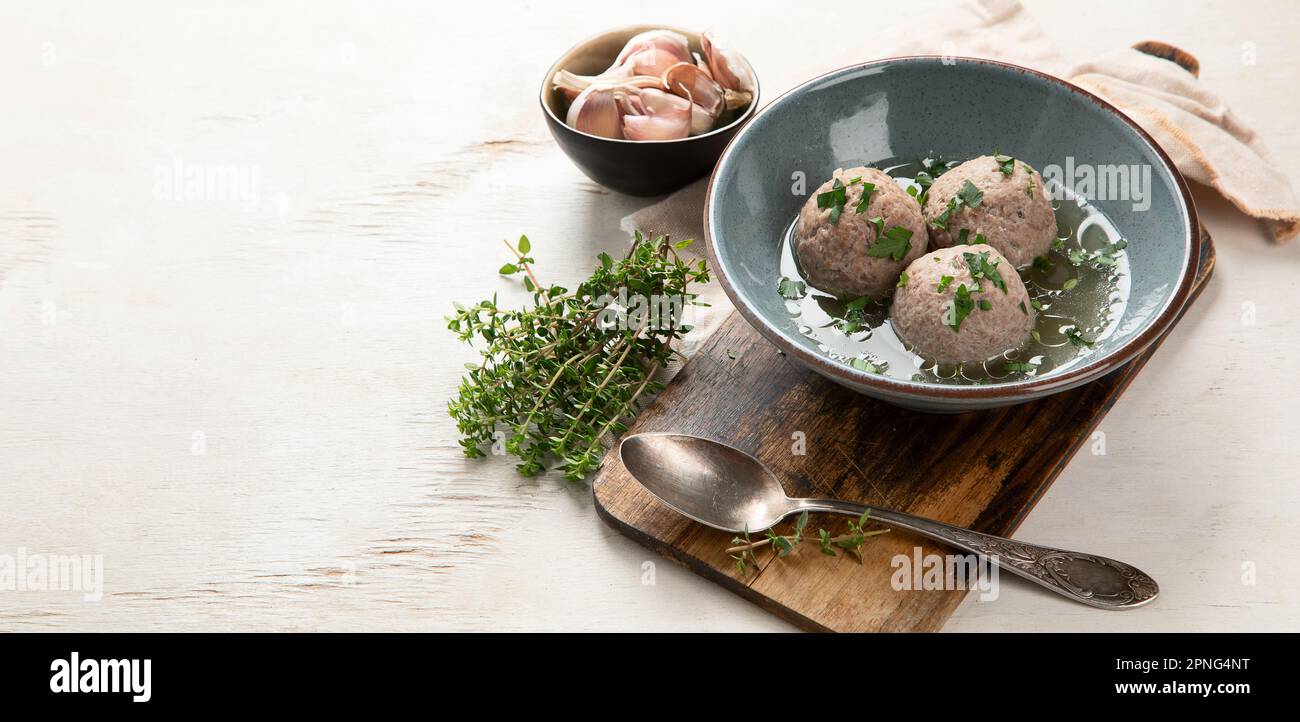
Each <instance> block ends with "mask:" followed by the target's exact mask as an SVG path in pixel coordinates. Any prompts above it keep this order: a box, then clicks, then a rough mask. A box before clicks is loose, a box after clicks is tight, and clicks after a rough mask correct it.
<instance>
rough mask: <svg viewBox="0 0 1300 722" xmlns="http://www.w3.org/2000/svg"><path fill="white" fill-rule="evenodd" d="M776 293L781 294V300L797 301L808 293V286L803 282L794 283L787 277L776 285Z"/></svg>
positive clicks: (783, 277)
mask: <svg viewBox="0 0 1300 722" xmlns="http://www.w3.org/2000/svg"><path fill="white" fill-rule="evenodd" d="M776 292H777V293H779V294H781V298H784V299H787V300H790V301H797V300H799V299H801V298H803V297H804V295H805V294H807V293H808V284H806V283H804V282H803V281H792V280H790V279H788V278H786V277H785V276H782V277H781V281H780V282H779V283H777V284H776Z"/></svg>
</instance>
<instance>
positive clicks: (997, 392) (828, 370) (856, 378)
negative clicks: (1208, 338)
mask: <svg viewBox="0 0 1300 722" xmlns="http://www.w3.org/2000/svg"><path fill="white" fill-rule="evenodd" d="M949 61H955V62H957V63H967V64H974V65H988V66H993V67H997V68H1001V69H1002V70H1006V71H1011V72H1016V73H1021V74H1025V75H1031V76H1034V77H1037V78H1040V79H1042V80H1046V81H1049V82H1050V83H1054V84H1056V85H1058V86H1060V87H1061V88H1062V89H1063V90H1066V91H1068V92H1071V93H1074V94H1077V95H1079V96H1081V97H1083V98H1084V99H1085V100H1088V101H1090V102H1092V103H1093V104H1094V105H1096V106H1097V107H1099V108H1101V109H1102V110H1104V111H1107V112H1110V113H1111V114H1112V115H1114V116H1116V117H1118V118H1119V119H1120V120H1121V121H1123V123H1124V124H1125V125H1127V126H1128V128H1129V130H1131V131H1132V132H1133V133H1134V134H1135V135H1136V136H1137V137H1138V138H1139V139H1140V140H1141V141H1142V142H1144V143H1146V145H1147V146H1148V147H1149V148H1151V149H1152V150H1153V151H1154V152H1155V156H1156V158H1157V159H1159V161H1160V163H1161V164H1163V165H1164V167H1165V170H1166V171H1167V172H1168V173H1169V174H1170V176H1171V177H1172V178H1173V179H1174V182H1175V185H1176V187H1177V189H1178V194H1177V195H1178V197H1179V199H1180V200H1181V201H1182V204H1183V207H1184V208H1185V209H1186V213H1187V227H1186V238H1185V239H1184V242H1185V248H1184V253H1183V257H1182V260H1183V264H1184V266H1183V268H1182V273H1181V276H1180V277H1179V279H1178V284H1177V286H1176V287H1175V288H1174V290H1173V292H1172V293H1171V294H1170V295H1169V298H1168V300H1166V302H1165V304H1164V307H1163V308H1161V309H1160V312H1159V313H1157V314H1156V315H1155V316H1154V317H1153V319H1152V320H1151V321H1150V322H1149V323H1148V324H1147V327H1146V329H1144V330H1143V331H1142V333H1140V334H1138V335H1137V336H1134V337H1133V338H1130V339H1128V340H1127V341H1125V342H1124V343H1122V344H1120V345H1119V346H1118V347H1116V348H1115V349H1113V350H1111V351H1109V352H1106V353H1104V354H1099V355H1098V356H1097V357H1096V358H1094V359H1090V360H1088V361H1086V362H1085V363H1082V364H1080V365H1079V366H1076V367H1074V368H1071V369H1068V370H1066V371H1064V372H1062V373H1061V374H1058V375H1049V376H1046V377H1043V378H1038V377H1034V378H1031V379H1025V380H1022V381H1012V382H1006V383H997V384H988V385H977V384H971V385H966V386H949V385H943V384H931V383H919V382H915V381H904V380H901V379H894V378H891V377H888V376H882V375H879V374H872V373H868V372H866V371H860V370H858V369H855V368H853V367H851V366H848V365H846V364H841V363H839V362H836V361H834V360H832V359H830V358H827V357H825V356H822V355H820V354H817V353H814V352H813V351H812V350H810V349H807V348H805V347H804V346H802V345H801V344H798V343H795V342H794V341H793V340H791V339H789V338H786V336H785V334H784V333H783V332H782V331H781V330H779V329H777V328H776V327H775V326H774V325H773V324H772V323H770V322H769V321H768V320H767V319H766V318H764V317H763V316H762V315H760V314H758V313H756V312H755V311H754V310H753V309H752V308H750V307H749V306H747V305H746V304H745V303H743V302H741V301H740V300H739V293H738V291H737V289H736V287H735V286H734V284H733V282H732V279H731V277H730V275H729V273H728V269H727V267H726V266H725V265H723V264H722V263H720V262H719V259H718V253H717V251H716V249H715V243H714V238H713V228H712V226H711V224H710V216H711V215H712V214H711V210H712V208H713V201H714V195H713V191H714V187H715V185H716V184H717V180H718V173H719V171H720V170H721V169H722V167H723V165H724V164H725V163H726V161H727V159H728V157H729V156H730V154H731V152H732V151H733V150H734V148H735V145H736V142H737V141H739V140H740V139H741V138H742V137H744V136H745V134H746V133H747V132H749V130H750V129H751V128H756V127H758V126H757V125H754V124H752V123H751V124H748V125H746V126H745V127H744V128H741V129H740V132H738V133H736V135H735V136H734V137H732V139H731V140H730V141H729V142H728V143H727V146H726V148H724V149H723V151H722V155H720V156H719V157H718V162H717V164H716V165H715V166H714V167H713V172H712V173H711V174H710V175H709V182H708V186H707V188H706V190H705V195H704V240H705V249H706V251H707V253H708V258H709V263H710V264H712V267H713V270H714V273H715V274H716V276H717V278H718V281H719V282H720V283H721V284H722V288H723V291H725V292H726V294H727V297H728V298H729V299H730V300H731V303H732V305H733V306H734V307H735V308H736V310H737V311H738V312H739V313H740V315H741V316H742V317H743V318H744V319H745V320H746V321H747V322H749V325H750V326H752V327H754V328H755V329H756V330H758V332H759V333H760V334H762V335H763V336H765V337H766V338H767V339H768V340H769V341H771V342H772V343H774V344H775V345H776V346H777V348H779V349H781V350H782V351H785V352H787V353H790V354H793V355H794V356H796V357H797V358H798V359H799V360H800V362H802V363H803V364H805V365H806V366H808V367H809V368H812V369H813V370H814V371H818V372H820V373H822V374H823V375H826V376H828V377H830V378H832V379H834V380H837V381H842V382H847V383H848V384H849V385H850V386H857V387H867V388H870V389H872V390H875V391H880V392H883V394H884V395H886V396H889V397H899V396H901V397H910V398H921V399H945V400H969V401H997V400H1029V399H1032V398H1037V397H1039V396H1043V395H1047V394H1050V393H1055V392H1057V391H1064V390H1066V389H1068V388H1073V387H1074V386H1077V385H1080V384H1083V383H1086V382H1088V381H1092V380H1094V379H1096V378H1100V377H1101V376H1104V375H1106V374H1107V373H1109V372H1111V371H1114V370H1115V369H1117V368H1119V367H1120V366H1123V365H1124V364H1126V363H1128V362H1129V361H1131V360H1133V358H1134V357H1136V356H1137V355H1138V354H1140V353H1142V352H1143V351H1144V350H1146V348H1147V347H1148V346H1150V345H1151V343H1152V342H1154V341H1155V340H1156V339H1158V338H1160V336H1161V335H1162V334H1164V333H1165V332H1166V331H1168V330H1169V329H1170V328H1171V327H1172V326H1173V324H1174V322H1175V321H1176V320H1177V319H1178V317H1179V315H1180V314H1181V312H1182V310H1183V308H1184V306H1186V304H1187V299H1188V297H1189V296H1190V293H1191V289H1192V285H1193V282H1194V281H1195V279H1196V273H1197V271H1198V269H1199V267H1200V256H1201V246H1200V236H1201V226H1200V221H1199V219H1198V217H1197V215H1196V204H1195V203H1194V202H1193V200H1192V194H1191V190H1190V188H1189V187H1188V185H1187V181H1186V179H1184V178H1183V174H1182V173H1180V172H1179V171H1178V167H1177V166H1176V165H1174V162H1173V160H1172V159H1170V157H1169V155H1168V154H1167V153H1166V152H1165V150H1164V149H1163V148H1161V147H1160V145H1159V144H1158V143H1156V141H1155V139H1154V138H1152V137H1151V135H1150V134H1148V133H1147V132H1146V131H1145V130H1143V129H1142V127H1141V126H1139V125H1138V124H1137V123H1136V122H1135V121H1134V120H1133V119H1131V118H1129V117H1128V116H1127V115H1125V114H1124V113H1123V112H1122V111H1120V110H1119V109H1118V108H1116V107H1115V106H1114V105H1112V104H1111V103H1110V102H1108V101H1106V100H1104V99H1103V98H1101V97H1099V96H1097V95H1095V94H1094V93H1091V92H1089V91H1087V90H1084V89H1083V88H1081V87H1079V86H1077V85H1075V84H1074V83H1071V82H1069V81H1067V80H1064V79H1062V78H1058V77H1056V76H1054V75H1049V74H1047V73H1044V72H1041V71H1038V70H1034V69H1033V68H1026V67H1024V66H1022V65H1015V64H1013V63H1004V62H1001V61H997V60H988V59H985V58H972V57H966V56H939V55H899V56H892V57H888V58H880V59H878V60H871V61H868V62H865V63H856V64H853V65H848V66H845V67H842V68H839V69H836V70H832V71H830V72H827V73H823V74H821V75H818V76H816V77H814V78H811V79H810V80H807V81H805V82H803V83H800V84H799V85H796V86H795V87H793V88H791V89H790V90H787V91H786V92H784V93H782V94H781V95H779V96H777V97H776V99H775V100H773V101H772V102H770V103H768V104H767V106H765V107H764V108H763V110H762V111H761V113H763V114H766V113H768V112H770V111H772V110H773V109H774V108H776V107H777V106H779V105H781V104H782V101H785V100H786V99H787V98H789V96H791V95H793V94H795V93H798V92H799V91H802V90H804V89H805V88H808V87H811V86H813V85H816V84H819V83H823V82H825V81H827V80H830V79H832V78H834V77H836V76H839V75H842V74H848V73H852V72H855V71H859V70H863V69H866V68H871V67H875V66H879V65H887V64H899V63H913V62H917V63H932V62H949ZM778 235H779V234H778Z"/></svg>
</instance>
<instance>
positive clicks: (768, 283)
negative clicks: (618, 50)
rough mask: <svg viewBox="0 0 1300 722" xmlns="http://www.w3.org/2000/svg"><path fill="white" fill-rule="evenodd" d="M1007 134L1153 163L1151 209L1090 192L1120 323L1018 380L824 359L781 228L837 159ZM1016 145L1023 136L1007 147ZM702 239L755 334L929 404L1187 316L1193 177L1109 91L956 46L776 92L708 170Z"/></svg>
mask: <svg viewBox="0 0 1300 722" xmlns="http://www.w3.org/2000/svg"><path fill="white" fill-rule="evenodd" d="M994 147H1001V148H1003V149H1005V150H1007V151H1008V152H1011V153H1013V154H1014V155H1015V156H1016V157H1017V158H1022V159H1024V161H1025V162H1026V163H1029V164H1030V165H1032V166H1034V167H1035V168H1038V169H1042V168H1044V167H1046V166H1048V165H1051V164H1055V165H1065V164H1066V163H1067V159H1069V158H1072V159H1073V163H1074V164H1091V165H1093V166H1094V167H1097V166H1102V165H1119V164H1124V165H1139V166H1145V167H1149V168H1150V171H1151V174H1150V180H1151V182H1150V186H1151V187H1150V196H1149V200H1150V207H1149V208H1146V209H1136V208H1134V206H1133V204H1132V203H1131V202H1130V201H1128V200H1105V199H1090V200H1091V202H1092V204H1093V205H1094V206H1096V207H1098V208H1100V210H1101V211H1102V212H1103V213H1105V214H1106V216H1107V217H1108V218H1109V219H1110V220H1111V221H1112V222H1113V223H1114V224H1115V226H1116V227H1117V228H1118V229H1119V231H1120V232H1121V233H1122V234H1123V235H1124V237H1125V238H1127V239H1128V241H1129V245H1128V248H1127V254H1128V258H1129V263H1130V272H1131V278H1130V289H1129V302H1128V305H1127V307H1126V308H1125V310H1124V314H1123V316H1121V318H1120V319H1119V323H1118V325H1117V326H1116V328H1115V331H1114V332H1112V333H1111V334H1109V335H1108V336H1106V337H1104V338H1103V339H1101V340H1099V341H1098V342H1097V347H1096V348H1095V350H1094V352H1093V353H1092V354H1091V355H1090V356H1089V357H1088V358H1086V359H1084V360H1083V361H1082V362H1081V363H1079V364H1076V365H1073V366H1069V367H1067V368H1063V369H1061V370H1060V371H1059V372H1050V371H1049V372H1047V373H1045V374H1043V375H1041V376H1035V377H1033V378H1030V379H1026V380H1023V381H1012V382H1006V383H997V384H989V385H984V386H975V385H973V386H954V385H941V384H936V383H927V382H924V381H904V380H899V379H894V378H890V377H886V376H883V375H879V374H872V373H867V372H865V371H859V370H857V369H854V368H851V367H849V366H847V365H845V364H842V363H839V362H837V361H833V360H831V359H829V358H827V357H826V356H825V355H824V354H822V353H821V352H820V351H818V349H817V348H816V346H815V344H816V341H814V340H813V339H810V338H808V337H807V336H804V335H803V334H801V333H799V330H798V328H797V327H796V323H797V322H796V319H794V318H792V317H791V316H790V314H789V313H788V312H787V311H786V308H785V302H784V300H783V299H782V298H781V297H780V295H779V294H777V293H776V284H777V280H778V279H779V278H780V275H781V274H780V271H779V268H780V258H781V242H782V235H783V232H784V231H785V229H786V228H788V226H789V224H790V222H791V221H792V220H793V219H794V218H795V215H796V214H797V213H798V212H799V208H800V207H801V206H802V205H803V203H804V201H806V200H807V198H806V197H805V196H801V195H794V194H793V193H792V189H791V180H790V179H791V173H792V172H794V171H802V172H804V173H805V174H806V176H807V179H808V183H807V186H808V188H816V187H817V186H818V185H820V184H821V182H822V180H823V179H826V178H829V177H830V176H831V173H832V171H834V170H835V169H836V168H838V167H844V168H848V167H852V166H855V165H862V164H864V163H870V162H875V161H880V160H885V159H890V158H908V157H911V158H919V157H923V156H925V155H928V154H929V153H930V152H932V151H933V152H936V153H938V154H939V155H941V156H943V157H947V158H954V159H965V158H973V157H976V156H980V155H984V154H987V153H988V152H989V151H990V149H991V148H994ZM1013 149H1014V150H1013ZM704 228H705V237H706V238H707V239H708V248H709V254H710V257H711V260H712V262H713V268H714V271H715V273H716V275H717V277H718V279H719V281H720V282H721V283H722V285H723V288H724V289H725V290H726V292H727V295H728V296H730V297H731V301H732V302H733V303H734V304H735V306H736V308H737V309H738V310H739V311H740V313H741V314H742V315H743V316H744V317H745V319H746V320H747V321H749V323H750V324H752V325H753V326H754V328H756V329H757V330H758V331H759V332H761V333H762V334H763V335H764V336H766V337H767V338H768V339H770V340H771V341H772V342H773V343H775V344H776V345H777V346H778V347H779V348H781V349H782V350H784V351H785V352H786V353H787V354H788V355H790V356H791V357H793V358H795V359H797V360H799V361H800V362H802V363H803V364H805V365H806V366H808V367H809V368H811V369H812V370H814V371H816V372H817V373H820V374H822V375H823V376H826V377H827V378H829V379H831V380H833V381H836V382H838V383H840V384H843V385H844V386H847V387H848V388H851V389H853V390H855V391H858V392H860V393H863V394H866V395H868V396H873V397H876V398H879V399H882V400H884V401H887V402H890V403H893V404H897V405H899V406H904V407H907V408H912V409H917V410H922V411H937V412H957V411H969V410H973V409H982V408H990V407H994V406H1006V405H1010V404H1017V403H1022V402H1025V401H1030V400H1033V399H1037V398H1040V397H1043V396H1046V395H1048V394H1053V393H1057V392H1060V391H1064V390H1066V389H1070V388H1074V387H1076V386H1079V385H1080V384H1084V383H1087V382H1088V381H1091V380H1093V379H1096V378H1099V377H1101V376H1103V375H1105V374H1107V373H1109V372H1111V371H1114V370H1115V369H1116V368H1118V367H1119V366H1120V365H1122V364H1124V363H1125V362H1127V361H1129V360H1130V359H1132V358H1133V357H1134V356H1136V355H1137V354H1139V353H1140V352H1141V351H1142V350H1143V349H1145V348H1146V347H1147V346H1148V345H1150V344H1151V342H1152V341H1154V340H1155V339H1157V338H1158V337H1159V336H1160V335H1161V334H1163V333H1164V332H1165V331H1167V330H1168V329H1169V327H1170V326H1171V325H1172V324H1173V323H1174V321H1175V320H1176V319H1177V318H1178V315H1179V312H1180V311H1181V310H1182V308H1183V306H1184V304H1185V303H1186V302H1187V299H1188V295H1189V293H1190V291H1191V288H1192V282H1193V280H1194V278H1195V275H1196V268H1197V266H1198V264H1199V261H1200V244H1199V242H1198V241H1199V238H1200V228H1199V226H1198V224H1197V220H1196V210H1195V207H1194V206H1193V204H1192V199H1191V194H1190V193H1189V192H1188V189H1187V184H1186V182H1184V180H1183V177H1182V176H1181V175H1180V174H1179V173H1178V170H1177V169H1176V168H1175V167H1174V164H1173V162H1172V161H1170V159H1169V157H1168V156H1167V155H1165V152H1164V151H1163V150H1161V149H1160V147H1159V146H1157V145H1156V143H1155V141H1153V140H1152V139H1151V137H1150V136H1149V135H1147V134H1146V133H1145V132H1144V131H1143V130H1142V129H1141V128H1139V127H1138V126H1137V125H1136V124H1134V123H1133V121H1131V120H1129V119H1128V118H1127V117H1125V116H1124V115H1123V114H1121V113H1120V112H1119V111H1118V110H1116V109H1115V108H1114V107H1113V106H1111V105H1110V104H1109V103H1107V102H1105V101H1103V100H1101V99H1100V98H1098V97H1096V96H1094V95H1092V94H1091V93H1088V92H1087V91H1085V90H1083V89H1081V88H1078V87H1076V86H1074V85H1071V84H1069V83H1067V82H1065V81H1063V80H1059V79H1057V78H1054V77H1051V76H1048V75H1044V74H1042V73H1039V72H1037V71H1033V70H1029V69H1027V68H1021V67H1017V66H1014V65H1006V64H1003V63H995V62H991V61H986V60H975V59H968V58H958V59H956V60H955V61H952V62H950V63H945V62H944V60H943V59H941V58H938V57H910V58H890V59H886V60H880V61H877V62H872V63H866V64H864V65H858V66H854V67H850V68H845V69H843V70H837V71H835V72H833V73H829V74H827V75H823V76H821V77H819V78H816V79H813V80H811V81H809V82H807V83H804V84H803V85H800V86H799V87H797V88H795V89H794V90H791V91H790V92H789V93H786V94H785V95H783V96H781V97H780V98H778V99H776V100H775V101H774V102H773V103H772V104H771V105H769V106H768V107H767V108H765V109H764V110H763V112H761V113H759V114H758V115H757V116H756V117H755V118H754V119H753V121H751V122H750V123H748V124H747V125H746V126H745V127H744V128H743V129H741V131H740V133H738V134H737V135H736V137H735V138H734V139H733V140H732V142H731V144H730V145H729V146H728V147H727V149H726V151H725V152H723V154H722V158H721V159H719V161H718V166H717V168H716V169H715V170H714V172H713V177H712V179H711V180H710V181H709V191H708V197H707V199H706V201H705V210H704Z"/></svg>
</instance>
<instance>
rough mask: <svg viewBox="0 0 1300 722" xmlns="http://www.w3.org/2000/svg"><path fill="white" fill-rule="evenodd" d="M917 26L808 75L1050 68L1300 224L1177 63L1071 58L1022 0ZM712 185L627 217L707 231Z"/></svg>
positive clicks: (1198, 170)
mask: <svg viewBox="0 0 1300 722" xmlns="http://www.w3.org/2000/svg"><path fill="white" fill-rule="evenodd" d="M915 27H916V28H918V30H916V31H914V32H896V33H881V34H873V36H872V37H873V40H874V39H877V38H879V37H903V38H906V39H905V40H903V41H902V42H899V43H897V44H896V45H894V46H892V47H881V46H874V47H873V49H872V51H871V52H870V53H867V54H859V55H854V54H853V53H852V52H849V53H846V54H845V55H844V56H843V57H840V58H829V57H819V58H818V59H817V61H818V62H819V63H821V65H820V67H818V68H809V69H808V72H807V77H810V78H811V77H813V76H815V75H817V74H818V73H820V72H824V71H825V70H827V69H831V68H838V67H843V66H845V65H850V64H853V63H855V62H863V61H866V60H870V59H872V58H878V57H889V56H893V55H964V56H971V57H980V58H988V59H992V60H1004V61H1006V62H1011V63H1016V64H1018V65H1024V66H1026V67H1031V68H1035V69H1037V70H1041V71H1043V72H1046V73H1051V74H1053V75H1057V76H1059V77H1062V78H1065V79H1067V80H1070V81H1071V82H1073V83H1076V84H1078V85H1080V86H1083V87H1084V88H1087V89H1088V90H1090V91H1092V92H1094V93H1096V94H1097V95H1100V96H1102V97H1104V98H1105V99H1107V100H1108V101H1110V102H1111V103H1112V104H1114V105H1115V106H1116V107H1118V108H1119V109H1120V110H1122V111H1124V113H1126V114H1127V115H1128V116H1129V117H1131V118H1132V119H1133V120H1134V121H1135V122H1137V123H1138V125H1141V126H1142V127H1143V128H1144V129H1145V130H1146V131H1147V132H1148V133H1150V134H1151V135H1152V137H1154V138H1155V139H1156V142H1158V143H1159V144H1160V145H1161V147H1163V148H1164V149H1165V151H1166V152H1167V153H1169V156H1170V157H1171V158H1172V159H1173V160H1174V163H1175V164H1176V165H1177V166H1178V169H1179V170H1180V171H1182V173H1183V175H1184V176H1186V177H1187V178H1190V179H1192V180H1195V181H1198V182H1200V183H1203V184H1205V185H1208V186H1211V187H1213V188H1214V189H1216V190H1218V191H1219V192H1220V193H1222V194H1223V196H1224V197H1225V198H1227V199H1228V200H1229V201H1231V202H1232V203H1233V204H1234V205H1235V206H1237V208H1239V209H1241V211H1242V212H1244V213H1246V214H1248V215H1251V216H1253V217H1255V218H1258V219H1260V220H1261V221H1263V222H1264V223H1265V225H1266V226H1267V227H1268V228H1269V231H1270V232H1271V236H1272V239H1273V241H1275V242H1279V243H1281V242H1286V241H1289V240H1291V239H1292V238H1294V237H1295V236H1296V235H1297V234H1298V233H1300V204H1297V202H1296V197H1295V193H1294V192H1293V191H1292V188H1291V184H1290V181H1289V180H1288V179H1287V177H1286V175H1285V174H1284V173H1282V172H1281V171H1280V170H1279V169H1278V168H1277V167H1276V166H1275V165H1273V163H1272V161H1271V160H1270V158H1269V155H1268V153H1267V152H1266V151H1265V150H1264V147H1263V144H1262V143H1260V141H1259V139H1258V138H1257V137H1256V136H1255V133H1254V131H1252V130H1251V129H1250V128H1248V127H1246V126H1245V125H1244V124H1243V123H1242V122H1241V121H1240V120H1238V119H1237V117H1236V116H1234V115H1233V114H1232V112H1231V111H1229V110H1228V108H1227V107H1226V106H1225V105H1224V103H1223V101H1222V100H1221V99H1219V98H1218V97H1217V96H1215V95H1214V94H1213V93H1211V92H1209V91H1208V90H1206V89H1205V88H1203V87H1201V86H1200V85H1199V83H1198V82H1197V80H1196V78H1195V76H1193V75H1192V74H1191V73H1189V72H1187V71H1186V70H1183V69H1182V68H1181V67H1179V66H1178V65H1175V64H1174V63H1172V62H1169V61H1168V60H1163V59H1160V58H1155V57H1152V56H1150V55H1147V54H1145V53H1141V52H1138V51H1137V50H1133V49H1131V48H1125V49H1121V50H1116V51H1113V52H1110V53H1107V54H1105V55H1102V56H1101V57H1099V58H1096V59H1095V60H1090V61H1088V62H1085V63H1081V64H1079V65H1076V66H1074V67H1072V68H1070V67H1067V66H1065V64H1064V62H1063V60H1062V58H1061V55H1060V53H1059V51H1058V50H1057V49H1056V48H1055V46H1054V45H1053V44H1052V43H1051V42H1050V41H1049V40H1048V39H1047V37H1046V36H1045V35H1044V34H1043V31H1042V29H1041V28H1040V27H1039V26H1038V24H1037V23H1036V22H1035V21H1034V20H1033V18H1032V17H1030V15H1029V13H1028V12H1026V11H1025V9H1024V7H1023V6H1021V4H1020V3H1019V2H1018V1H1017V0H968V1H967V2H965V3H963V4H961V5H960V6H958V7H957V8H955V9H947V10H944V11H942V12H937V13H933V14H931V15H930V16H928V17H926V18H924V19H922V20H921V21H919V22H918V23H916V25H915ZM704 186H705V181H700V182H697V183H694V184H692V185H690V186H687V187H686V188H683V189H682V190H680V191H677V192H676V193H674V194H673V195H671V196H668V197H667V198H665V199H664V200H662V201H659V202H658V203H655V204H654V205H651V206H648V207H646V208H643V209H641V210H640V211H637V212H636V213H633V214H632V215H629V216H627V217H626V218H624V219H623V222H622V227H623V228H624V230H627V231H628V232H631V230H632V229H634V228H641V229H645V230H653V231H655V232H662V233H671V234H672V235H673V237H675V238H688V237H696V238H699V237H701V236H702V235H703V232H704V231H703V228H702V222H701V218H702V216H703V204H704ZM714 285H715V286H716V284H714ZM710 295H712V294H710ZM724 306H725V303H724ZM718 315H719V316H722V315H725V314H718ZM718 320H720V319H718ZM700 325H701V326H702V327H703V328H705V329H708V326H709V325H710V324H709V323H708V321H707V320H705V319H701V323H700ZM703 335H704V334H697V336H698V337H702V336H703Z"/></svg>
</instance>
